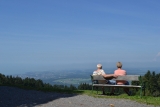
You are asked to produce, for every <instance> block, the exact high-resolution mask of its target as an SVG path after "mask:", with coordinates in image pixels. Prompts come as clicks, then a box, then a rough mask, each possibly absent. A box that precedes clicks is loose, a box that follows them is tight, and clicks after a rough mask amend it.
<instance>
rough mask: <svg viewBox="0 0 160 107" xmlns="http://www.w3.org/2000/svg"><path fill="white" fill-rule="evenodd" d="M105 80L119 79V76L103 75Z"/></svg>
mask: <svg viewBox="0 0 160 107" xmlns="http://www.w3.org/2000/svg"><path fill="white" fill-rule="evenodd" d="M102 76H103V77H104V78H105V79H113V78H117V77H118V75H115V74H103V75H102Z"/></svg>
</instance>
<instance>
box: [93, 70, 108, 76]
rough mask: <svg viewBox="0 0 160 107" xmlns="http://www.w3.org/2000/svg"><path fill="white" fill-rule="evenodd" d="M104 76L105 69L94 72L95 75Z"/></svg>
mask: <svg viewBox="0 0 160 107" xmlns="http://www.w3.org/2000/svg"><path fill="white" fill-rule="evenodd" d="M103 74H105V72H104V70H103V69H101V70H98V71H94V72H93V75H103Z"/></svg>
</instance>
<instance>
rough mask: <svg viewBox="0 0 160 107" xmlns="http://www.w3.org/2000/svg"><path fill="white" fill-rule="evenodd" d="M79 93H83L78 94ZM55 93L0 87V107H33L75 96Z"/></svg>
mask: <svg viewBox="0 0 160 107" xmlns="http://www.w3.org/2000/svg"><path fill="white" fill-rule="evenodd" d="M79 93H83V91H82V92H79ZM77 95H78V94H65V93H56V92H42V91H35V90H24V89H19V88H16V87H8V86H0V107H34V106H36V105H41V104H46V103H48V102H51V101H53V100H56V99H60V98H68V97H73V96H77Z"/></svg>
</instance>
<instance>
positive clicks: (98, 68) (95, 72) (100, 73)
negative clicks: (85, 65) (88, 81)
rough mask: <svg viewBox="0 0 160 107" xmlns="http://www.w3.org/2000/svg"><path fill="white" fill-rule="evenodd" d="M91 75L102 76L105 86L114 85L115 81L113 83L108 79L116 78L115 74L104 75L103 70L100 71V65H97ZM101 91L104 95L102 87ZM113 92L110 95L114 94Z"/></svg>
mask: <svg viewBox="0 0 160 107" xmlns="http://www.w3.org/2000/svg"><path fill="white" fill-rule="evenodd" d="M93 75H102V76H103V77H104V78H105V79H106V83H107V84H113V85H114V84H116V81H113V80H110V79H113V78H117V75H115V74H106V73H105V72H104V70H103V69H102V65H101V64H97V70H95V71H94V72H93ZM99 82H101V81H99ZM102 91H103V94H105V92H104V88H103V87H102ZM113 91H114V89H112V92H111V93H114V92H113Z"/></svg>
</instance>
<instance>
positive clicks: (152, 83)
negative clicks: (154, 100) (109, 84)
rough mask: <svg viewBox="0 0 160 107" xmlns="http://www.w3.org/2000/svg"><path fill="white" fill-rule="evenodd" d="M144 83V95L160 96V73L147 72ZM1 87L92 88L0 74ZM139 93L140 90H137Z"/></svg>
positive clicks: (134, 83)
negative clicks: (54, 83)
mask: <svg viewBox="0 0 160 107" xmlns="http://www.w3.org/2000/svg"><path fill="white" fill-rule="evenodd" d="M142 82H143V83H144V87H143V90H145V91H144V92H145V93H144V94H145V95H147V96H154V97H159V96H160V73H159V74H156V73H155V71H153V72H151V71H149V70H148V71H147V72H146V74H145V75H143V76H142ZM132 84H133V85H136V84H137V85H139V84H140V83H139V82H132ZM0 85H1V86H14V87H19V88H24V89H34V90H41V91H66V90H67V91H73V90H91V89H92V86H91V84H88V83H81V84H79V86H78V87H75V86H74V85H72V84H71V85H70V86H65V85H58V84H57V85H51V84H49V83H44V82H43V81H42V80H40V79H37V80H36V79H34V78H28V77H27V78H24V79H22V78H20V77H18V76H17V77H13V76H11V75H10V76H8V75H7V76H5V75H4V74H1V73H0ZM136 91H137V93H138V91H139V90H136Z"/></svg>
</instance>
